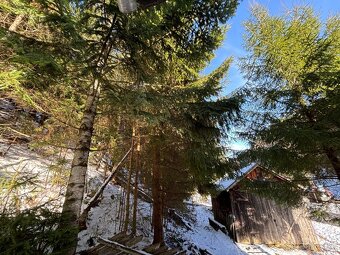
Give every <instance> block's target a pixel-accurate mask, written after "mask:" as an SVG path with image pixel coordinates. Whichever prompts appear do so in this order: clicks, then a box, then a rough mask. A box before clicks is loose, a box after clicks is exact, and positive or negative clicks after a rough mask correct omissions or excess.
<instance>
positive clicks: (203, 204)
mask: <svg viewBox="0 0 340 255" xmlns="http://www.w3.org/2000/svg"><path fill="white" fill-rule="evenodd" d="M191 201H192V202H193V204H191V205H188V209H189V213H188V214H189V218H190V219H183V220H184V221H186V220H188V221H190V223H187V225H189V226H191V228H192V229H191V230H188V229H185V228H181V227H179V226H178V225H175V224H173V223H172V222H170V223H168V225H167V230H168V231H171V232H172V233H173V234H174V235H175V236H176V240H177V241H179V242H180V244H181V246H182V249H184V250H186V253H187V254H204V253H200V251H199V250H205V251H207V252H209V253H210V254H213V255H243V254H244V253H243V252H242V251H241V250H240V249H239V248H238V247H237V245H236V244H235V243H234V242H233V241H232V240H231V239H230V238H229V236H227V235H225V234H224V233H223V232H221V231H215V230H214V229H213V228H212V227H211V226H210V225H209V221H208V219H209V218H212V217H213V215H212V211H211V206H209V202H208V200H207V198H204V197H201V196H199V195H196V196H194V197H193V198H192V199H191ZM207 204H208V205H207Z"/></svg>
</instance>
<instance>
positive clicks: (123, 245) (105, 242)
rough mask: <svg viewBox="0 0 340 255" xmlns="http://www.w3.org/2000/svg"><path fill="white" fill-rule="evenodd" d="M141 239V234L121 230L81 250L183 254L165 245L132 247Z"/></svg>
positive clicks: (107, 254) (93, 254) (98, 254)
mask: <svg viewBox="0 0 340 255" xmlns="http://www.w3.org/2000/svg"><path fill="white" fill-rule="evenodd" d="M142 239H143V236H133V235H131V234H130V235H127V234H126V233H124V232H121V233H119V234H117V235H115V236H113V237H112V238H109V239H105V238H101V237H99V238H98V242H99V244H98V245H96V246H95V247H93V248H91V249H89V250H87V251H84V252H82V253H81V254H82V255H116V254H119V255H124V254H132V255H152V254H154V255H183V254H185V252H181V251H179V250H178V249H170V248H169V247H167V246H165V245H160V244H153V245H150V246H148V247H146V248H144V249H142V250H139V249H136V248H133V247H136V246H137V244H138V243H140V242H141V241H142Z"/></svg>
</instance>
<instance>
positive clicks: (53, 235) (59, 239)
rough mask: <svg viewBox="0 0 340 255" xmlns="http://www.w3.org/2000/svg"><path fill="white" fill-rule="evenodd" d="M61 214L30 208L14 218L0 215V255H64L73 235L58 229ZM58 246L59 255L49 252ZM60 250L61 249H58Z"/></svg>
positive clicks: (65, 230) (69, 231)
mask: <svg viewBox="0 0 340 255" xmlns="http://www.w3.org/2000/svg"><path fill="white" fill-rule="evenodd" d="M59 222H60V214H58V213H54V212H51V211H49V210H47V209H42V208H35V209H34V208H33V209H31V210H28V211H24V212H21V213H19V214H17V215H7V214H1V215H0V224H1V230H0V250H1V252H0V254H4V255H24V254H25V255H28V254H32V255H38V254H39V255H42V254H60V255H61V254H64V252H65V251H66V250H67V248H68V247H69V245H70V243H69V241H68V240H69V239H70V238H71V237H72V235H73V234H72V232H75V231H77V230H76V229H72V228H71V227H70V228H68V229H59V228H57V226H58V224H59ZM55 247H58V248H59V249H58V252H54V253H51V251H52V249H53V248H55ZM60 247H61V248H60Z"/></svg>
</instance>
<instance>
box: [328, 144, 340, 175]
mask: <svg viewBox="0 0 340 255" xmlns="http://www.w3.org/2000/svg"><path fill="white" fill-rule="evenodd" d="M325 153H326V155H327V158H328V159H329V161H330V162H331V164H332V166H333V168H334V170H335V173H336V175H337V177H338V180H340V159H339V157H338V156H337V153H336V151H335V150H334V149H333V148H325Z"/></svg>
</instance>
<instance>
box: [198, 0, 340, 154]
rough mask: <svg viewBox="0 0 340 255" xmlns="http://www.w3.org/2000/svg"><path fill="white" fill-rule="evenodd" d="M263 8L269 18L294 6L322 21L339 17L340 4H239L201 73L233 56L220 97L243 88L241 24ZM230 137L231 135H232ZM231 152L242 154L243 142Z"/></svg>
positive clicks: (335, 0) (293, 0)
mask: <svg viewBox="0 0 340 255" xmlns="http://www.w3.org/2000/svg"><path fill="white" fill-rule="evenodd" d="M256 3H258V4H261V5H263V6H265V7H266V8H267V9H268V10H269V13H270V15H283V14H284V13H285V12H287V11H288V10H290V9H292V8H293V7H294V6H305V5H308V6H311V7H312V8H313V9H314V11H315V13H316V14H318V15H320V17H321V19H322V20H323V21H325V20H326V19H327V17H329V16H334V15H339V14H340V0H257V1H255V0H243V1H241V3H240V4H239V6H238V8H237V10H236V14H235V16H234V17H233V18H231V19H230V20H229V22H228V24H229V26H230V29H229V30H228V32H227V34H226V38H225V39H224V41H223V44H222V46H221V47H220V48H219V49H218V50H216V52H215V58H214V59H213V60H212V61H211V62H210V64H209V65H208V66H207V67H206V68H205V70H204V71H203V73H205V74H207V73H210V72H211V71H212V70H214V69H215V68H216V67H218V66H219V65H220V64H221V63H222V62H223V61H224V60H225V59H226V58H228V57H230V56H233V57H234V61H233V64H232V65H231V67H230V70H229V75H228V76H227V80H228V81H229V83H228V85H227V86H226V87H225V88H223V94H224V95H227V94H229V93H231V92H232V91H234V90H235V89H237V88H239V87H240V86H242V85H244V83H245V81H244V80H243V78H242V74H241V73H240V71H239V68H238V66H237V62H238V58H240V57H242V56H245V55H246V54H247V53H246V51H245V50H244V49H243V34H244V33H245V30H244V28H243V23H244V22H245V21H246V20H248V19H249V18H250V7H251V6H252V5H254V4H256ZM232 133H233V132H232ZM232 133H231V134H230V135H233V134H232ZM231 147H232V149H234V150H242V149H245V148H246V147H247V144H246V142H242V141H240V140H235V141H234V142H233V143H232V144H231Z"/></svg>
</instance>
